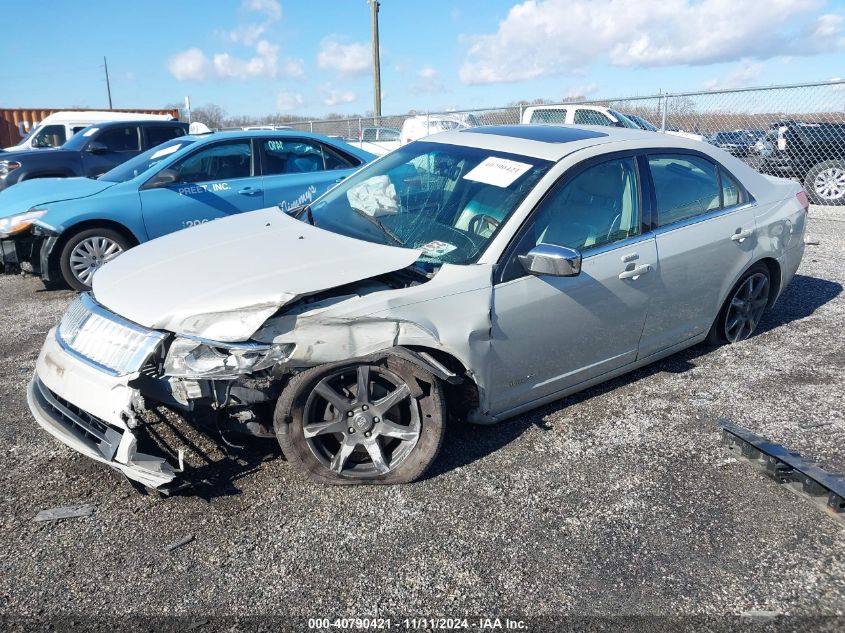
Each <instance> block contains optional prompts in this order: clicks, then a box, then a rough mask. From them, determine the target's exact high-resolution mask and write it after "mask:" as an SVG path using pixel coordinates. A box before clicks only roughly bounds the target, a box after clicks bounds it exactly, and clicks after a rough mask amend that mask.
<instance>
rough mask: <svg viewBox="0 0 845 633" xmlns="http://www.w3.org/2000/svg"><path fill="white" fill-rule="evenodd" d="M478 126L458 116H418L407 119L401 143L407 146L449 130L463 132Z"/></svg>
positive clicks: (400, 139) (401, 135)
mask: <svg viewBox="0 0 845 633" xmlns="http://www.w3.org/2000/svg"><path fill="white" fill-rule="evenodd" d="M474 125H476V122H475V121H474V120H472V119H467V117H464V116H460V115H457V114H430V115H429V114H418V115H416V116H412V117H409V118H407V119H405V121H404V123H402V131H401V134H400V136H399V142H400V143H401V144H402V145H407V144H408V143H412V142H413V141H418V140H419V139H421V138H425V137H426V136H430V135H431V134H437V133H439V132H447V131H449V130H463V129H466V128H469V127H473V126H474Z"/></svg>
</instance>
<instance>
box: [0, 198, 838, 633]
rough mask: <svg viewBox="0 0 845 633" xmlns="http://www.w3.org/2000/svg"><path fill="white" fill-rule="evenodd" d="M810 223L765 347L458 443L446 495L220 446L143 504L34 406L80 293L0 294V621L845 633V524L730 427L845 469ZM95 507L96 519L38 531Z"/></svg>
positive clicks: (817, 233) (834, 368)
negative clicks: (747, 454) (101, 618)
mask: <svg viewBox="0 0 845 633" xmlns="http://www.w3.org/2000/svg"><path fill="white" fill-rule="evenodd" d="M810 217H811V221H810V228H809V233H810V237H811V239H814V240H818V242H819V244H818V245H811V246H808V247H807V252H806V255H805V258H804V262H803V264H802V266H801V269H800V270H799V273H798V275H797V276H796V278H795V280H794V281H793V282H792V284H791V285H790V286H789V287H788V288H787V290H786V291H785V293H784V295H783V298H782V299H781V300H780V302H779V303H778V305H777V306H776V307H775V308H774V309H773V310H772V311H771V312H770V313H768V316H767V317H766V319H765V321H764V322H763V323H762V324H761V331H760V332H759V333H758V334H757V335H756V336H754V337H753V338H752V339H751V340H749V341H746V342H744V343H742V344H740V345H735V346H730V347H723V348H719V349H716V350H709V349H706V348H703V347H696V348H693V349H690V350H687V351H685V352H683V353H681V354H678V355H676V356H674V357H672V358H669V359H667V360H665V361H662V362H659V363H657V364H655V365H652V366H649V367H646V368H644V369H642V370H639V371H637V372H635V373H633V374H630V375H628V376H624V377H622V378H620V379H617V380H614V381H612V382H610V383H608V384H606V385H603V386H600V387H597V388H594V389H591V390H589V391H587V392H585V393H582V394H578V395H576V396H574V397H570V398H566V399H564V400H561V401H559V402H556V403H554V404H552V405H548V406H545V407H543V408H540V409H538V410H535V411H533V412H531V413H529V414H527V415H524V416H521V417H519V418H516V419H513V420H511V421H509V422H506V423H503V424H501V425H499V426H496V427H492V428H475V427H470V426H455V427H454V428H450V430H449V432H448V436H447V439H446V442H445V444H444V450H443V452H442V454H441V456H440V458H439V459H438V461H437V463H436V464H435V467H434V470H433V472H431V473H430V476H429V477H427V478H426V479H425V480H424V481H421V482H419V483H416V484H413V485H406V486H401V487H389V488H384V487H360V488H346V487H338V488H333V487H320V486H316V485H313V484H309V483H306V482H304V481H303V480H302V479H301V478H300V477H299V476H297V474H296V473H295V472H293V471H292V469H291V467H290V466H289V465H288V464H287V463H286V462H285V461H284V460H283V459H281V458H280V455H279V453H278V450H277V448H276V447H275V446H274V445H273V443H260V442H259V443H250V445H249V446H248V447H247V449H245V450H244V451H242V452H241V453H239V452H237V451H235V452H234V454H235V455H240V457H239V459H238V460H229V459H225V456H223V455H221V454H220V452H219V451H211V452H210V453H209V456H208V460H209V462H211V463H210V464H209V465H207V466H206V467H205V468H207V469H208V472H209V473H210V474H209V476H210V477H211V478H212V479H213V480H214V482H215V483H214V485H209V486H208V487H207V488H206V489H204V490H203V489H201V490H200V491H198V492H195V493H191V494H184V495H180V496H176V497H172V498H162V497H160V496H158V495H155V494H152V495H146V496H145V495H142V494H139V493H138V492H136V491H135V490H133V489H132V488H131V487H130V486H129V485H128V484H127V483H126V482H125V481H124V480H122V479H121V478H120V476H119V475H118V474H117V473H115V472H113V471H111V470H110V469H108V468H106V467H104V466H101V465H98V464H96V463H94V462H92V461H89V460H87V459H85V458H83V457H81V456H79V455H77V454H76V453H74V452H73V451H71V450H70V449H67V448H65V447H64V446H61V445H60V444H58V443H57V442H55V441H54V440H52V439H51V438H50V437H48V436H47V435H46V434H45V433H43V432H42V431H40V430H39V428H38V427H37V426H36V425H35V423H34V422H33V420H32V419H31V417H30V414H29V412H28V409H27V407H26V402H25V396H24V386H25V384H26V381H27V380H28V378H29V376H30V374H31V373H32V370H33V367H34V363H35V359H36V356H37V352H38V349H39V347H40V345H41V342H42V340H43V338H44V335H45V333H46V331H47V329H48V328H49V327H50V326H52V325H53V324H54V323H55V322H56V321H57V320H58V319H59V317H60V315H61V313H62V312H63V310H64V308H65V306H66V305H67V303H68V302H69V301H70V299H71V298H72V296H73V294H72V293H70V292H67V291H58V292H56V291H54V292H47V291H45V290H44V289H43V288H42V286H41V283H40V282H39V281H38V280H36V279H32V278H25V277H13V276H0V358H2V359H3V361H4V362H3V363H2V364H0V421H2V424H0V439H1V440H2V441H0V491H2V499H0V539H2V540H1V541H0V542H2V548H0V616H3V615H5V616H15V617H18V616H34V617H55V616H62V615H71V614H73V615H75V616H77V617H81V616H97V615H111V614H143V615H156V616H168V615H183V616H190V617H191V618H196V617H200V616H201V617H206V618H207V617H214V616H221V615H226V616H244V617H246V616H254V615H266V614H277V615H286V616H290V617H292V618H294V619H293V620H291V621H293V622H299V625H298V626H299V628H300V629H301V630H306V624H305V623H306V620H305V619H306V618H309V617H329V616H337V615H346V616H355V615H358V616H376V615H385V614H393V615H396V614H402V615H416V616H434V615H469V614H473V615H483V616H491V617H495V616H499V617H504V616H506V615H511V616H515V615H521V616H543V615H577V616H586V615H598V614H601V615H613V614H629V615H630V614H642V615H663V616H678V615H681V616H683V615H690V614H695V615H699V616H701V615H717V614H742V613H748V612H752V611H762V612H766V613H770V612H776V613H783V614H793V615H811V616H818V615H837V614H838V615H843V612H845V525H843V524H842V523H839V522H837V521H836V520H835V519H833V518H831V517H830V516H828V515H826V514H825V513H823V512H821V511H819V510H818V509H816V508H815V507H814V506H812V505H811V504H810V503H809V502H808V501H806V500H805V499H803V498H801V497H800V496H797V495H793V494H791V493H790V492H789V491H788V490H786V489H785V488H783V487H780V486H778V485H777V484H775V483H774V482H772V481H770V480H769V479H767V478H765V477H764V476H763V475H762V474H760V473H758V472H757V471H756V470H755V469H753V468H752V467H751V466H750V465H749V464H747V463H745V462H741V461H737V460H735V459H733V458H732V457H731V456H730V454H729V453H727V452H726V451H725V450H724V449H723V448H722V447H721V446H720V442H719V438H720V434H719V431H718V427H717V425H716V420H717V419H718V418H720V417H728V418H731V419H733V420H734V421H736V422H737V423H738V424H741V425H744V426H746V427H748V428H751V429H752V430H755V431H756V432H758V433H761V434H763V435H766V436H768V437H769V438H771V439H773V440H775V441H779V442H782V443H784V444H786V445H787V446H788V447H789V448H791V449H792V450H798V451H801V452H802V453H803V454H804V455H805V456H806V457H808V458H812V459H815V460H817V461H819V462H820V463H821V464H822V465H823V466H824V467H826V468H828V469H831V470H835V471H839V472H845V454H843V452H842V450H841V447H842V446H843V445H845V419H843V412H842V409H843V407H842V402H843V400H842V391H843V387H845V375H843V367H845V336H843V334H842V324H843V323H845V294H843V293H842V287H843V284H845V265H843V261H845V211H843V210H842V209H841V208H839V209H834V208H813V209H812V210H811V214H810ZM80 501H88V502H92V503H94V504H96V510H95V512H94V513H93V515H91V516H89V517H86V518H79V519H72V520H66V521H60V522H53V523H36V522H34V521H33V517H34V516H35V514H36V513H37V512H38V511H39V510H42V509H45V508H50V507H53V506H59V505H65V504H68V503H74V502H80ZM186 535H192V536H193V537H194V540H193V541H192V542H190V543H188V544H186V545H184V546H182V547H180V548H178V549H175V550H173V551H171V552H168V551H165V546H166V545H167V544H170V543H173V542H175V541H178V540H179V539H180V538H182V537H184V536H186Z"/></svg>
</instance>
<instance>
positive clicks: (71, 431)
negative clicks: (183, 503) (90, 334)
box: [27, 329, 180, 488]
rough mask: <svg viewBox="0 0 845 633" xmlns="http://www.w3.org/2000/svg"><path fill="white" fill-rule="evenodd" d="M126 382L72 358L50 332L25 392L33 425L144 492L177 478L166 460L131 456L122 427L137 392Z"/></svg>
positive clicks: (132, 442)
mask: <svg viewBox="0 0 845 633" xmlns="http://www.w3.org/2000/svg"><path fill="white" fill-rule="evenodd" d="M129 380H130V377H122V378H116V377H111V376H108V375H106V374H104V373H102V372H100V371H97V370H96V369H94V368H92V367H90V366H89V365H86V364H84V363H82V362H81V361H79V360H77V359H76V358H74V357H72V356H71V355H70V354H68V353H67V352H65V351H64V350H62V348H61V347H60V346H59V344H58V342H57V341H56V336H55V329H53V330H50V332H49V333H48V335H47V340H46V341H45V343H44V347H43V348H42V349H41V353H40V355H39V356H38V361H37V363H36V370H35V376H34V377H33V379H32V381H31V382H30V383H29V386H28V387H27V403H28V404H29V409H30V411H31V412H32V415H33V416H34V417H35V421H36V422H37V423H38V425H39V426H41V428H43V429H44V430H45V431H47V432H48V433H49V434H50V435H52V436H53V437H54V438H56V439H57V440H59V441H60V442H62V443H63V444H65V445H67V446H69V447H70V448H72V449H73V450H75V451H77V452H79V453H81V454H83V455H85V456H86V457H89V458H91V459H94V460H96V461H98V462H102V463H104V464H107V465H109V466H111V467H112V468H114V469H116V470H119V471H121V472H122V473H123V474H125V475H126V476H127V477H128V478H130V479H132V480H134V481H137V482H139V483H141V484H143V485H145V486H148V487H150V488H159V487H161V486H164V485H166V484H169V483H171V482H172V481H173V480H174V479H176V478H177V475H178V473H179V472H180V471H179V470H178V469H176V468H174V467H173V466H171V465H170V464H169V463H168V462H167V461H166V460H164V459H163V458H161V457H156V456H153V455H146V454H144V453H139V452H138V451H137V438H136V437H135V435H134V434H133V433H132V431H131V430H130V429H129V427H128V421H129V420H131V419H133V417H134V415H135V411H134V403H135V401H136V399H137V397H138V392H137V391H136V390H135V389H133V388H131V387H130V386H129V384H128V382H129Z"/></svg>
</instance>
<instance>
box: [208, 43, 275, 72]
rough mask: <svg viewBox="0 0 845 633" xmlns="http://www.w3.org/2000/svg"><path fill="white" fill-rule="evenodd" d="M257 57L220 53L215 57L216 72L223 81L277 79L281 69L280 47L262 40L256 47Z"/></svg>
mask: <svg viewBox="0 0 845 633" xmlns="http://www.w3.org/2000/svg"><path fill="white" fill-rule="evenodd" d="M255 52H256V55H255V57H251V58H249V59H241V58H238V57H233V56H232V55H230V54H229V53H218V54H216V55H215V56H214V70H215V72H216V74H217V76H218V77H221V78H223V79H225V78H228V77H234V78H237V79H248V78H250V77H271V78H273V77H276V75H277V74H278V69H279V47H278V46H276V45H275V44H270V42H268V41H267V40H261V41H260V42H258V45H257V46H256V47H255Z"/></svg>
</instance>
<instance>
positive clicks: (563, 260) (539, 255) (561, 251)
mask: <svg viewBox="0 0 845 633" xmlns="http://www.w3.org/2000/svg"><path fill="white" fill-rule="evenodd" d="M519 263H520V264H522V267H523V268H524V269H525V272H527V273H529V274H531V275H551V276H553V277H574V276H576V275H577V274H578V273H580V272H581V253H580V252H578V251H577V250H575V249H574V248H567V247H566V246H558V245H557V244H537V246H535V247H534V248H532V249H531V250H530V251H528V253H526V254H525V255H520V256H519Z"/></svg>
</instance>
